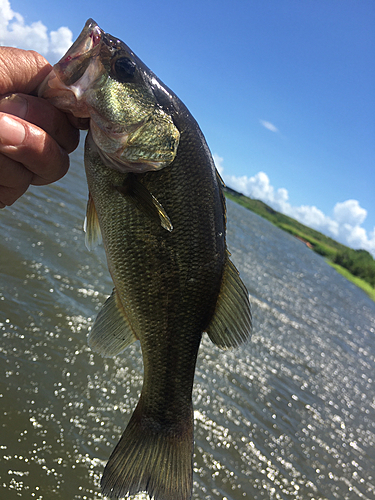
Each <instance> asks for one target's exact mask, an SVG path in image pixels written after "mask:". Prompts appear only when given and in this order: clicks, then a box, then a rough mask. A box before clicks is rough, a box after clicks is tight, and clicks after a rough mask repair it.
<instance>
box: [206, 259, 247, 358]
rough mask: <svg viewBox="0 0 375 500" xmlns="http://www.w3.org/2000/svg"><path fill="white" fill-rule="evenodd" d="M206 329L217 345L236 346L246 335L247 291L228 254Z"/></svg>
mask: <svg viewBox="0 0 375 500" xmlns="http://www.w3.org/2000/svg"><path fill="white" fill-rule="evenodd" d="M206 332H207V334H208V336H209V337H210V339H211V340H212V342H213V343H214V344H216V345H217V346H218V347H220V348H221V349H229V348H231V347H237V346H238V345H240V344H242V343H244V342H246V341H247V340H248V339H249V338H250V334H251V312H250V301H249V294H248V292H247V290H246V287H245V285H244V284H243V282H242V280H241V278H240V276H239V273H238V271H237V269H236V267H235V266H234V264H233V263H232V262H231V260H230V259H229V256H227V259H226V264H225V266H224V273H223V279H222V283H221V289H220V293H219V297H218V299H217V303H216V309H215V313H214V315H213V317H212V319H211V322H210V324H209V325H208V328H207V329H206Z"/></svg>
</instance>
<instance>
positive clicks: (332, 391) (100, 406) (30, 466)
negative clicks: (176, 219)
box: [0, 150, 375, 500]
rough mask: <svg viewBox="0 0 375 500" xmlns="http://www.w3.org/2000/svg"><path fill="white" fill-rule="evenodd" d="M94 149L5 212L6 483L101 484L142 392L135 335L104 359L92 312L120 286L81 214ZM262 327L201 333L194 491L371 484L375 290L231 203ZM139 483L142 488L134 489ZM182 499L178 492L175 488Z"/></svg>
mask: <svg viewBox="0 0 375 500" xmlns="http://www.w3.org/2000/svg"><path fill="white" fill-rule="evenodd" d="M86 198H87V189H86V183H85V179H84V172H83V167H82V150H79V151H78V152H77V153H76V154H75V155H73V158H72V167H71V170H70V172H69V174H68V175H67V176H66V177H65V178H64V179H62V180H61V181H60V182H59V183H57V184H54V185H52V186H47V187H44V188H34V189H32V190H30V192H29V194H27V195H26V196H24V197H23V198H22V199H21V200H19V201H18V202H17V203H16V204H15V205H14V206H13V207H10V208H7V209H5V210H3V211H1V212H0V228H1V240H0V498H4V499H5V498H6V499H7V500H13V499H18V498H25V499H43V500H57V499H61V500H75V499H81V500H83V499H90V500H93V499H100V498H101V494H100V488H99V482H100V477H101V473H102V471H103V468H104V465H105V463H106V461H107V459H108V457H109V455H110V453H111V450H112V448H113V446H114V445H115V443H116V442H117V440H118V439H119V437H120V435H121V433H122V431H123V429H124V428H125V426H126V423H127V421H128V419H129V417H130V414H131V411H132V409H134V407H135V405H136V402H137V400H138V396H139V392H140V389H141V385H142V360H141V355H140V348H139V345H137V344H134V345H132V346H131V347H129V348H128V349H127V350H126V351H125V352H124V353H122V354H121V355H120V356H118V357H116V358H115V359H103V358H101V357H100V356H99V355H97V354H95V353H93V352H91V351H90V349H89V348H88V346H87V344H86V336H87V331H88V327H89V326H90V325H91V324H92V322H93V319H94V318H95V316H96V314H97V312H98V310H99V309H100V306H101V304H102V303H103V302H104V300H105V298H106V297H107V295H108V294H109V293H110V292H111V290H112V282H111V279H110V277H109V274H108V271H107V268H106V263H105V255H104V250H103V248H99V249H98V250H97V251H94V252H89V251H88V250H87V249H86V247H85V245H84V234H83V232H82V223H83V219H84V215H85V207H86ZM228 246H229V248H230V251H231V253H232V258H233V261H234V262H235V263H236V265H237V267H238V268H239V270H240V272H241V276H242V278H243V280H244V282H245V283H246V285H247V287H248V290H249V293H250V296H251V297H250V298H251V302H252V311H253V322H254V333H253V337H252V341H251V342H250V343H249V344H248V345H246V346H243V347H241V348H238V349H236V350H233V351H229V352H228V351H227V352H223V351H220V350H219V349H217V348H216V347H215V346H214V345H213V344H212V343H211V342H210V341H209V340H208V338H204V340H203V342H202V346H201V349H200V352H199V357H198V363H197V370H196V377H195V387H194V393H193V398H194V399H193V402H194V408H195V442H196V444H195V457H194V493H193V498H194V499H200V500H203V499H207V500H208V499H215V500H216V499H220V500H243V499H248V500H258V499H291V498H292V499H296V500H297V499H298V500H305V499H311V500H313V499H314V500H323V499H339V500H343V499H350V500H352V499H353V500H354V499H367V500H374V499H375V382H374V379H375V363H374V361H375V303H373V302H372V301H371V300H370V299H369V298H368V297H367V296H366V295H365V293H364V292H362V291H361V290H360V289H358V288H356V287H355V286H354V285H352V284H351V283H349V282H347V281H346V280H345V279H344V278H343V277H341V276H340V275H338V274H337V273H336V272H335V271H334V270H333V269H331V268H330V267H329V266H328V265H327V264H326V263H325V261H324V260H323V259H322V258H321V257H319V256H318V255H316V254H314V253H313V252H312V251H311V250H309V249H308V248H306V247H305V246H304V245H303V244H302V243H301V242H299V241H298V240H296V239H294V238H293V237H291V236H289V235H288V234H286V233H284V232H282V231H280V230H279V229H277V228H275V227H274V226H272V225H271V224H270V223H268V222H267V221H265V220H263V219H261V218H260V217H258V216H257V215H255V214H253V213H251V212H249V211H247V210H245V209H244V208H242V207H240V206H238V205H235V204H234V203H232V202H230V201H229V202H228ZM137 498H146V497H145V495H142V494H141V495H137ZM176 500H178V499H176Z"/></svg>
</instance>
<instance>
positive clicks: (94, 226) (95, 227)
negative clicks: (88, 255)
mask: <svg viewBox="0 0 375 500" xmlns="http://www.w3.org/2000/svg"><path fill="white" fill-rule="evenodd" d="M83 230H84V231H85V233H86V235H85V245H86V247H87V248H88V250H92V249H93V248H95V247H96V246H97V245H100V243H101V242H102V232H101V230H100V225H99V219H98V214H97V212H96V208H95V204H94V200H93V199H92V196H91V193H89V199H88V201H87V209H86V217H85V222H84V224H83Z"/></svg>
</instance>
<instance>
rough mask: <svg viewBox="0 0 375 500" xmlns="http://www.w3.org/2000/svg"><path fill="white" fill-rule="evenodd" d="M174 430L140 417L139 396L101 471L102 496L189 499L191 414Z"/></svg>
mask: <svg viewBox="0 0 375 500" xmlns="http://www.w3.org/2000/svg"><path fill="white" fill-rule="evenodd" d="M187 410H188V413H187V414H186V418H185V420H184V422H182V423H181V424H179V425H177V426H176V427H177V428H170V427H169V428H164V429H163V425H164V424H163V423H160V422H155V423H153V418H152V417H150V416H146V415H143V412H142V395H141V398H140V401H139V403H138V405H137V407H136V409H135V410H134V413H133V415H132V417H131V419H130V421H129V424H128V426H127V428H126V429H125V431H124V433H123V435H122V437H121V439H120V441H119V442H118V444H117V446H116V448H115V449H114V450H113V452H112V455H111V456H110V458H109V460H108V463H107V465H106V467H105V469H104V473H103V477H102V480H101V486H102V493H103V496H107V497H110V498H123V497H126V498H128V496H127V495H135V494H136V493H138V492H140V491H147V493H148V495H149V496H150V498H154V499H163V500H177V499H178V500H190V498H191V492H192V475H193V464H192V459H193V449H194V437H193V432H194V431H193V411H192V407H190V408H188V409H187Z"/></svg>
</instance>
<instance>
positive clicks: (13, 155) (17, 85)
mask: <svg viewBox="0 0 375 500" xmlns="http://www.w3.org/2000/svg"><path fill="white" fill-rule="evenodd" d="M51 69H52V67H51V65H50V64H49V63H48V62H47V61H46V59H44V57H43V56H41V55H40V54H38V53H37V52H33V51H25V50H21V49H16V48H13V47H0V208H4V207H5V206H7V205H12V204H13V203H14V202H15V201H16V200H17V199H18V198H19V197H20V196H22V195H23V194H24V192H25V191H26V190H27V189H28V187H29V186H30V185H31V184H33V185H38V186H40V185H44V184H50V183H51V182H54V181H57V180H58V179H60V178H61V177H63V176H64V175H65V174H66V172H67V170H68V168H69V156H68V153H71V152H72V151H73V150H74V149H75V148H76V147H77V146H78V142H79V130H78V128H87V127H86V126H85V125H86V124H84V123H81V124H80V123H79V122H78V120H77V119H74V118H73V117H68V115H66V114H65V113H63V112H61V111H59V110H58V109H56V108H55V107H54V106H52V104H50V103H49V102H48V101H46V100H45V99H41V98H38V97H36V92H37V88H38V85H40V84H41V83H42V81H43V80H44V78H45V77H46V76H47V75H48V73H49V72H50V71H51ZM33 94H34V95H33Z"/></svg>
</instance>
